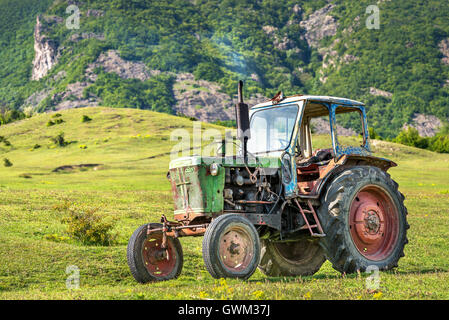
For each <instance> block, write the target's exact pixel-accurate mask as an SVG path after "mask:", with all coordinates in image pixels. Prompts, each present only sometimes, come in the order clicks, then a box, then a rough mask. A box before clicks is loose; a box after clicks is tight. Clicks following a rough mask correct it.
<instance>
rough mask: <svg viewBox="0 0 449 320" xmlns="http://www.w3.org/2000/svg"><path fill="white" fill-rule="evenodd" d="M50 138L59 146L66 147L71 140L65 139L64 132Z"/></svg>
mask: <svg viewBox="0 0 449 320" xmlns="http://www.w3.org/2000/svg"><path fill="white" fill-rule="evenodd" d="M50 140H51V141H52V142H53V143H54V144H55V145H57V146H59V147H65V146H66V145H68V144H69V143H70V142H67V141H65V139H64V132H60V133H59V134H58V135H57V136H55V137H51V138H50Z"/></svg>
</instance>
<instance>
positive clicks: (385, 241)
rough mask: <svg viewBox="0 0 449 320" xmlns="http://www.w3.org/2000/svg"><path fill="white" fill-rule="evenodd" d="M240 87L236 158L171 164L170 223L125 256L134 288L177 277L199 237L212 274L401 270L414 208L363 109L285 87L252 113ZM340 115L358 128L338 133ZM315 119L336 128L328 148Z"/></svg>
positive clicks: (134, 239) (154, 226)
mask: <svg viewBox="0 0 449 320" xmlns="http://www.w3.org/2000/svg"><path fill="white" fill-rule="evenodd" d="M242 89H243V83H242V81H240V82H239V86H238V103H237V104H236V105H235V110H236V124H237V136H236V137H232V138H233V142H232V143H231V146H233V145H238V152H235V153H234V154H229V152H227V150H226V149H228V150H229V143H228V142H227V141H226V140H223V141H221V143H220V147H219V148H218V151H217V153H216V154H215V155H214V156H208V157H205V156H196V155H194V156H189V157H181V158H178V159H175V160H172V161H171V162H170V164H169V171H168V174H167V178H168V179H169V181H170V184H171V189H172V193H173V200H174V221H169V220H168V219H167V218H166V216H165V215H163V216H162V217H161V220H160V222H159V223H148V224H145V225H142V226H141V227H139V228H138V229H137V230H136V231H135V232H134V233H133V234H132V236H131V238H130V240H129V243H128V248H127V259H128V265H129V267H130V270H131V273H132V275H133V277H134V278H135V279H136V281H138V282H140V283H147V282H152V281H161V280H169V279H174V278H176V277H178V276H179V275H180V273H181V270H182V266H183V251H182V246H181V242H180V240H179V238H181V237H186V236H203V241H202V254H203V259H204V264H205V267H206V269H207V271H208V272H209V273H210V274H211V276H212V277H214V278H240V279H248V278H249V277H250V276H251V275H252V274H253V273H254V272H255V271H256V269H257V268H259V269H260V270H261V271H262V272H263V273H264V274H265V275H267V276H273V277H278V276H306V275H312V274H314V273H315V272H317V271H318V270H319V269H320V267H321V265H322V264H323V263H324V262H325V261H326V260H329V261H330V262H331V263H332V266H333V268H334V269H336V270H337V271H339V272H341V273H343V274H348V273H354V272H364V271H366V270H367V268H373V267H374V268H377V269H378V270H390V269H392V268H394V267H397V265H398V260H399V259H400V258H401V257H403V256H404V246H405V244H407V242H408V240H407V235H406V233H407V229H408V228H409V225H408V223H407V220H406V215H407V209H406V207H405V206H404V196H403V195H402V193H400V191H399V190H398V184H397V183H396V182H395V181H393V180H392V179H391V177H390V175H389V174H388V173H387V170H388V169H389V168H391V167H394V166H397V164H396V163H394V162H393V161H390V160H388V159H384V158H379V157H376V156H373V155H372V152H371V149H370V144H369V134H368V125H367V117H366V113H365V106H364V104H363V103H361V102H358V101H355V100H350V99H344V98H337V97H330V96H312V95H295V96H290V97H284V95H283V94H282V92H279V93H278V94H277V95H276V96H275V97H274V98H272V99H271V100H269V101H267V102H264V103H260V104H257V105H255V106H253V107H252V108H249V107H248V105H247V104H245V103H244V102H243V94H242ZM338 119H343V120H344V119H346V120H347V121H352V122H353V123H355V127H356V128H358V129H357V130H358V132H356V133H355V134H353V136H351V137H347V136H343V135H341V134H340V132H341V128H344V127H343V126H342V125H341V124H342V123H343V122H338ZM348 119H349V120H348ZM317 120H320V122H319V123H320V124H321V125H322V124H323V123H324V124H325V125H327V126H328V130H327V131H325V132H326V133H325V136H326V137H327V138H328V139H327V140H326V139H324V140H325V142H326V141H327V142H326V143H327V144H325V145H324V147H323V146H322V147H320V148H318V147H317V146H319V144H320V143H321V144H323V141H322V140H323V139H322V135H321V138H320V139H321V140H320V139H318V138H316V137H318V136H317V135H315V134H314V131H315V130H316V129H317V128H316V126H317V122H316V121H317ZM228 140H229V139H228ZM320 141H321V142H320Z"/></svg>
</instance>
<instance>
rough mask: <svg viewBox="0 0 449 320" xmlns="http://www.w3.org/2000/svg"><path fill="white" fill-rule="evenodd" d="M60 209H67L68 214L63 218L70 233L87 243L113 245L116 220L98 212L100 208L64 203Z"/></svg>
mask: <svg viewBox="0 0 449 320" xmlns="http://www.w3.org/2000/svg"><path fill="white" fill-rule="evenodd" d="M58 210H59V211H62V210H65V211H66V213H67V216H66V217H64V218H63V219H62V222H63V223H66V224H67V225H68V229H67V232H68V234H69V235H70V236H71V237H72V238H74V239H77V240H79V241H81V242H82V243H83V244H86V245H103V246H108V245H112V244H114V243H115V241H116V237H117V235H116V234H113V233H111V230H112V229H113V228H114V222H113V221H111V220H107V219H106V218H105V216H102V215H100V214H98V213H97V211H98V209H97V208H96V209H91V208H81V207H74V206H68V205H67V203H64V205H63V207H62V208H61V209H58Z"/></svg>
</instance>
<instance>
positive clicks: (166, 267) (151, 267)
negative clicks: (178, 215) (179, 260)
mask: <svg viewBox="0 0 449 320" xmlns="http://www.w3.org/2000/svg"><path fill="white" fill-rule="evenodd" d="M142 257H143V261H144V263H145V267H146V268H147V270H148V272H149V273H150V274H151V275H153V276H154V277H165V276H168V275H169V274H170V273H172V272H173V270H174V269H175V267H176V249H175V247H174V244H173V241H171V239H170V238H167V249H162V234H161V233H153V234H151V235H150V236H149V237H148V238H147V239H146V240H145V242H144V243H143V246H142Z"/></svg>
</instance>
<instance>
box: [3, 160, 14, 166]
mask: <svg viewBox="0 0 449 320" xmlns="http://www.w3.org/2000/svg"><path fill="white" fill-rule="evenodd" d="M3 165H4V166H5V167H12V162H11V161H9V159H8V158H4V159H3Z"/></svg>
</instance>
